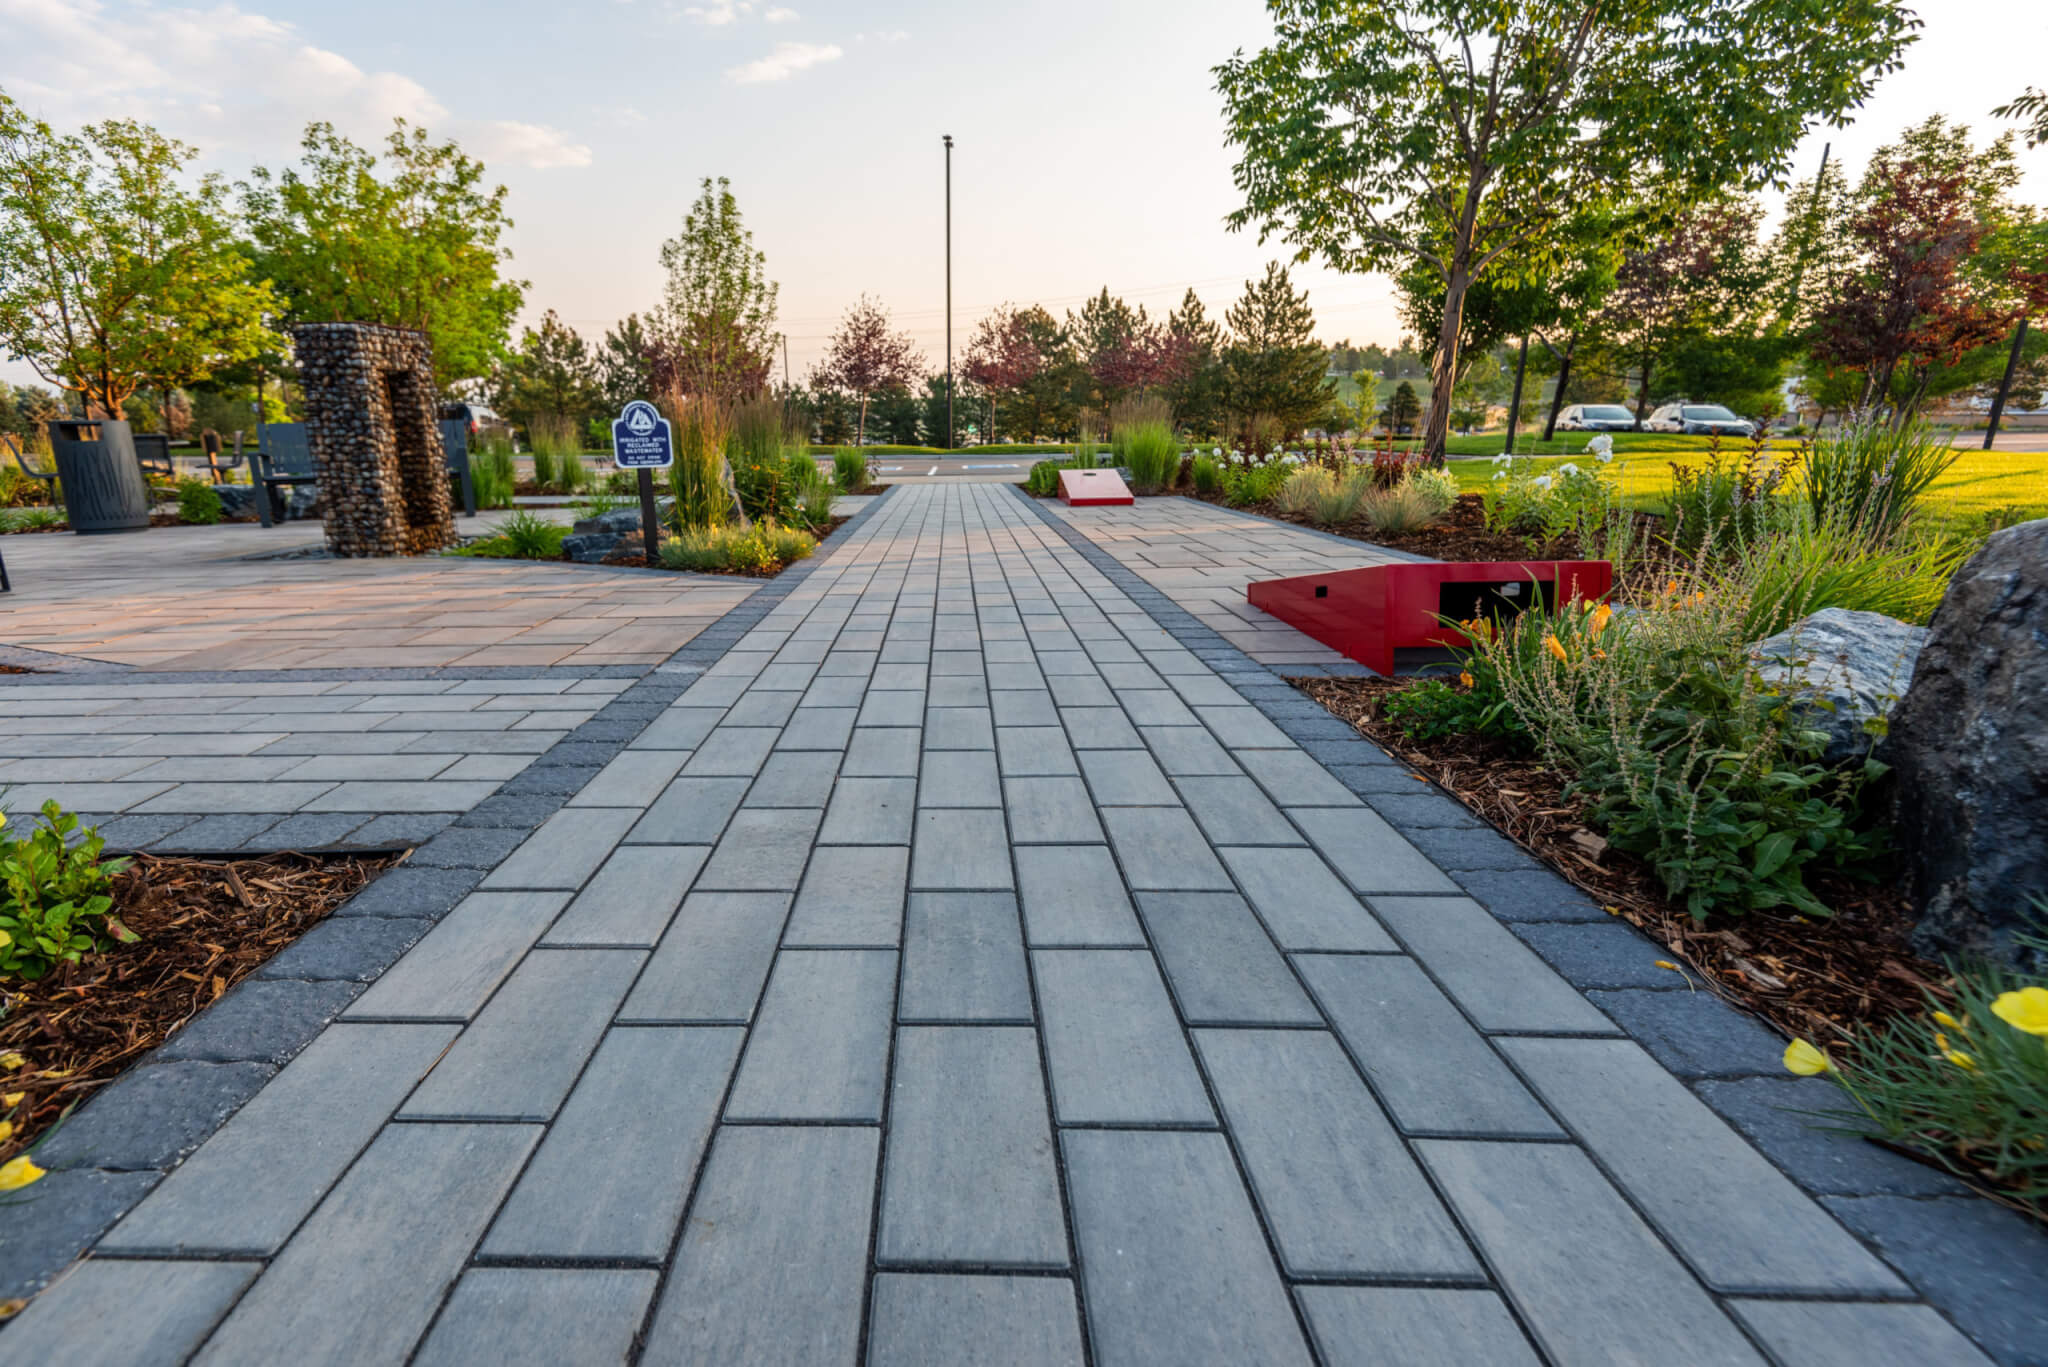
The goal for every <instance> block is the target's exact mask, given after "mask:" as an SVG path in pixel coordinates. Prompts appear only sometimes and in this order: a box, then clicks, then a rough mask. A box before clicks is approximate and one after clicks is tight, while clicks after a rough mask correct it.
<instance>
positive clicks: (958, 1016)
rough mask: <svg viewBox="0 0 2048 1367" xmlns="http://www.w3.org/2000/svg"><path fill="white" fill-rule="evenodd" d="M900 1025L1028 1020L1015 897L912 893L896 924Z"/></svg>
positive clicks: (1028, 988) (1027, 987)
mask: <svg viewBox="0 0 2048 1367" xmlns="http://www.w3.org/2000/svg"><path fill="white" fill-rule="evenodd" d="M897 1019H898V1020H901V1021H1017V1022H1021V1023H1023V1024H1027V1025H1028V1024H1030V1022H1031V985H1030V982H1029V980H1028V978H1027V976H1026V974H1025V970H1024V942H1023V938H1022V932H1021V931H1020V930H1019V927H1018V920H1017V899H1016V898H1015V897H1014V896H1012V895H1011V894H1009V893H1007V892H915V893H912V894H911V895H910V902H909V906H908V909H907V911H906V913H905V916H904V925H903V986H902V990H901V993H900V996H899V1002H898V1006H897Z"/></svg>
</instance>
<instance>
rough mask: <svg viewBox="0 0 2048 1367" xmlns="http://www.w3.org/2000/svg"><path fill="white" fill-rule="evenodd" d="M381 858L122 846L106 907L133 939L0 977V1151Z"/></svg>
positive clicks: (356, 883) (257, 959)
mask: <svg viewBox="0 0 2048 1367" xmlns="http://www.w3.org/2000/svg"><path fill="white" fill-rule="evenodd" d="M394 862H396V861H395V860H394V859H391V858H388V857H375V856H372V857H354V856H342V857H326V858H323V857H316V856H313V855H300V854H275V855H262V856H254V857H251V858H248V859H231V860H218V859H186V858H176V857H164V858H157V857H155V856H152V855H147V854H139V855H135V856H133V862H131V863H130V864H129V866H128V868H127V869H125V870H124V871H123V872H121V873H120V874H118V875H116V876H115V879H114V914H115V915H116V916H118V917H119V918H120V919H121V921H122V923H123V924H124V925H126V926H127V927H128V928H129V929H130V930H132V931H134V932H135V934H136V935H138V936H140V937H141V938H140V939H139V940H138V941H136V942H135V943H132V944H122V945H116V946H115V947H114V948H113V949H111V950H109V951H108V952H107V953H105V954H98V955H91V956H88V957H87V958H85V959H84V960H82V961H81V962H79V963H75V964H66V965H62V966H61V967H59V968H58V969H56V970H55V971H53V972H51V973H50V974H49V976H47V977H45V978H42V979H39V980H38V981H36V982H22V981H19V980H10V981H8V982H6V983H0V1067H4V1068H5V1071H4V1072H0V1094H12V1093H15V1092H22V1093H25V1098H24V1100H23V1101H22V1102H21V1103H20V1104H19V1105H18V1106H17V1107H15V1108H13V1111H12V1120H13V1122H14V1127H15V1132H14V1134H13V1135H12V1136H11V1137H9V1138H8V1139H7V1140H6V1141H5V1142H0V1161H5V1160H6V1159H8V1158H11V1157H13V1156H14V1155H15V1154H16V1153H18V1152H20V1151H21V1150H22V1149H24V1148H26V1147H27V1146H28V1145H30V1144H32V1143H34V1142H35V1140H36V1137H37V1136H38V1135H39V1134H41V1133H42V1132H43V1131H44V1130H47V1129H48V1128H49V1127H50V1126H51V1125H52V1124H54V1123H55V1122H56V1121H57V1120H58V1119H59V1118H60V1117H61V1116H62V1115H63V1114H64V1112H65V1111H66V1110H68V1109H69V1108H71V1107H72V1106H75V1105H76V1104H78V1103H79V1102H81V1101H83V1100H85V1099H86V1098H87V1097H89V1096H91V1095H92V1094H93V1093H94V1092H95V1091H97V1090H98V1089H99V1088H101V1087H103V1086H105V1085H106V1084H107V1083H109V1082H111V1081H113V1080H114V1078H115V1077H117V1076H118V1075H119V1074H120V1073H121V1072H122V1071H123V1070H124V1069H126V1068H127V1067H128V1065H129V1064H131V1063H133V1062H134V1061H135V1060H136V1059H138V1058H140V1057H141V1056H142V1055H143V1054H145V1053H147V1052H148V1051H149V1050H151V1049H153V1048H155V1047H156V1046H157V1045H158V1044H161V1043H162V1042H163V1041H164V1040H165V1039H166V1038H167V1037H169V1036H170V1034H171V1033H172V1032H173V1031H175V1030H177V1029H178V1028H179V1027H180V1026H182V1025H184V1023H185V1022H186V1021H188V1020H190V1019H191V1018H192V1017H193V1016H194V1015H195V1014H197V1013H198V1012H199V1011H200V1010H201V1009H202V1008H203V1007H206V1006H208V1005H211V1004H212V1003H213V1002H214V1001H216V1000H217V999H219V997H220V996H221V995H222V994H223V993H225V992H226V991H227V990H228V989H229V988H230V987H233V986H234V985H235V984H236V983H238V982H240V981H241V980H242V979H243V978H246V977H247V976H248V975H249V974H250V973H252V972H254V971H255V970H256V969H257V968H258V967H260V966H261V965H262V964H263V963H264V962H265V961H266V960H267V959H269V958H270V956H271V955H273V954H275V953H277V952H278V951H279V950H280V949H283V948H284V947H285V946H286V945H288V944H290V943H291V942H292V941H293V940H296V939H297V938H298V937H299V936H301V935H303V934H305V932H306V931H307V930H309V929H310V928H311V927H312V926H313V925H314V923H316V922H317V921H319V920H320V919H321V918H322V917H324V916H326V915H327V914H328V913H329V912H331V911H333V910H334V909H335V908H336V907H338V906H340V905H341V904H342V903H343V902H345V901H347V900H348V899H349V898H350V897H351V896H353V895H354V894H355V892H356V890H357V889H358V888H360V887H362V886H363V884H365V883H367V882H369V881H370V879H371V878H373V877H375V876H376V875H377V874H378V873H380V872H382V871H383V870H384V869H386V868H388V867H389V866H390V865H391V864H393V863H394ZM16 1056H18V1059H19V1061H18V1062H17V1061H16ZM10 1065H11V1066H10ZM4 1113H5V1112H4V1111H0V1114H4Z"/></svg>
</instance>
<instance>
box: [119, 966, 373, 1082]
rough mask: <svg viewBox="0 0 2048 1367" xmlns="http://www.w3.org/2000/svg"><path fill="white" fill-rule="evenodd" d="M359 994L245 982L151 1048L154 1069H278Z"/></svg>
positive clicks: (325, 986) (334, 985)
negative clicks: (200, 1065)
mask: <svg viewBox="0 0 2048 1367" xmlns="http://www.w3.org/2000/svg"><path fill="white" fill-rule="evenodd" d="M362 990H363V988H362V985H361V984H360V983H356V982H351V981H347V980H337V981H330V982H313V981H306V980H301V979H295V978H250V979H248V980H247V981H245V982H242V983H240V984H238V985H237V986H236V987H235V988H234V990H233V991H231V992H229V993H228V994H227V995H226V996H225V997H222V998H221V999H220V1000H219V1001H217V1002H215V1003H214V1004H213V1005H211V1006H209V1007H207V1008H206V1010H204V1011H202V1012H200V1013H199V1015H197V1016H195V1017H193V1018H192V1020H190V1021H189V1022H187V1023H186V1024H185V1025H184V1026H183V1027H182V1028H181V1029H179V1030H178V1031H177V1032H176V1033H175V1034H173V1035H172V1036H171V1037H170V1038H169V1039H167V1040H165V1041H164V1042H163V1043H162V1044H160V1045H158V1046H157V1049H156V1052H155V1053H154V1054H152V1055H151V1056H150V1057H151V1059H152V1060H153V1061H155V1062H158V1063H169V1062H173V1061H175V1060H178V1059H200V1060H203V1061H205V1062H208V1063H283V1062H284V1061H285V1060H287V1059H289V1058H290V1057H291V1056H292V1055H294V1054H296V1053H298V1052H299V1050H301V1049H303V1048H305V1047H306V1043H307V1041H309V1040H311V1039H312V1038H313V1036H314V1035H316V1034H318V1033H319V1031H320V1027H322V1026H323V1025H325V1024H327V1022H329V1021H331V1020H333V1019H334V1018H335V1017H336V1016H337V1015H339V1014H340V1013H341V1009H342V1008H343V1007H345V1006H347V1005H348V1004H349V1003H350V1002H351V1001H354V1000H355V998H356V996H357V994H358V993H360V992H361V991H362Z"/></svg>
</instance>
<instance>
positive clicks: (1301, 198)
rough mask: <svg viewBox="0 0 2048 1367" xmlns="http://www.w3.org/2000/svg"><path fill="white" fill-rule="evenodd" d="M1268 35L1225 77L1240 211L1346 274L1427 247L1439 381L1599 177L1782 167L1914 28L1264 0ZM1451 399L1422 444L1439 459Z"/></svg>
mask: <svg viewBox="0 0 2048 1367" xmlns="http://www.w3.org/2000/svg"><path fill="white" fill-rule="evenodd" d="M1267 8H1268V10H1269V11H1270V12H1271V14H1272V16H1273V19H1274V24H1275V28H1276V33H1275V38H1274V42H1273V44H1272V45H1271V46H1269V47H1267V48H1265V49H1264V50H1262V51H1261V52H1259V53H1258V54H1257V55H1255V56H1253V57H1249V58H1247V57H1245V56H1244V55H1243V54H1242V53H1240V54H1238V55H1237V56H1235V57H1233V58H1232V59H1231V60H1230V61H1228V62H1226V63H1224V64H1223V65H1222V66H1219V67H1218V68H1216V75H1217V78H1218V87H1219V89H1220V90H1221V91H1222V94H1223V97H1224V104H1225V111H1226V114H1227V117H1228V119H1229V125H1230V138H1231V141H1232V142H1234V143H1235V144H1236V145H1237V146H1238V147H1239V149H1240V150H1241V152H1242V157H1241V159H1240V160H1239V162H1238V164H1237V168H1236V180H1237V185H1238V188H1239V189H1240V190H1241V191H1243V193H1244V196H1245V203H1244V206H1243V207H1242V208H1240V209H1239V210H1237V211H1236V212H1235V213H1233V214H1232V215H1231V216H1230V220H1229V222H1230V224H1231V226H1233V227H1237V228H1242V227H1246V226H1256V227H1257V228H1258V229H1259V231H1260V234H1261V236H1262V237H1264V236H1268V235H1272V234H1279V235H1281V236H1283V237H1285V238H1286V239H1287V240H1288V241H1290V242H1293V243H1294V244H1295V245H1296V246H1297V247H1298V248H1299V249H1300V251H1301V253H1302V255H1303V256H1310V255H1319V256H1321V257H1322V258H1323V259H1324V260H1325V261H1327V262H1328V263H1329V264H1330V265H1331V266H1332V267H1334V268H1336V269H1338V270H1345V271H1368V270H1385V271H1388V272H1391V273H1398V272H1400V271H1401V270H1403V269H1405V268H1406V267H1407V265H1408V264H1409V262H1410V261H1413V260H1421V261H1423V262H1424V263H1426V264H1427V265H1428V266H1429V267H1430V268H1431V269H1432V270H1434V271H1435V272H1436V273H1437V274H1438V276H1439V277H1440V278H1441V280H1442V281H1443V299H1444V303H1443V310H1442V312H1443V319H1442V325H1441V328H1440V331H1439V334H1438V339H1437V348H1436V354H1435V358H1434V365H1435V371H1436V374H1435V376H1434V382H1433V388H1435V390H1436V391H1437V392H1438V393H1442V394H1448V393H1450V392H1451V389H1452V388H1453V383H1452V382H1453V380H1454V378H1455V376H1456V375H1457V372H1458V342H1459V338H1460V335H1461V331H1462V328H1463V321H1462V319H1463V313H1464V308H1465V298H1466V295H1467V294H1468V293H1469V292H1470V291H1471V288H1472V284H1473V282H1474V281H1475V280H1478V279H1481V278H1483V277H1485V276H1487V275H1489V274H1497V273H1501V272H1503V271H1505V270H1506V269H1507V268H1508V266H1509V264H1510V263H1517V262H1518V263H1521V269H1523V270H1528V271H1540V270H1542V269H1543V267H1544V262H1545V258H1546V256H1547V254H1548V249H1549V248H1550V247H1551V246H1552V245H1553V244H1555V243H1556V242H1557V241H1558V240H1559V238H1560V235H1561V234H1562V233H1563V232H1564V231H1565V229H1566V225H1567V224H1568V223H1569V222H1570V219H1571V216H1572V214H1573V212H1574V211H1575V209H1576V208H1577V206H1578V205H1579V204H1580V203H1581V202H1582V201H1583V200H1584V199H1585V197H1586V195H1587V194H1588V192H1589V187H1598V189H1599V191H1600V192H1603V193H1607V194H1612V195H1618V196H1620V197H1622V198H1628V199H1638V198H1645V197H1647V192H1649V191H1652V190H1654V191H1656V192H1657V193H1659V194H1661V195H1663V196H1665V197H1666V198H1667V199H1674V200H1675V199H1676V198H1677V197H1679V196H1695V195H1699V194H1702V193H1706V192H1711V191H1718V190H1721V189H1724V188H1728V187H1730V186H1740V187H1755V186H1758V185H1761V184H1764V183H1766V182H1770V181H1773V180H1775V179H1776V178H1778V177H1779V176H1780V175H1781V173H1782V169H1783V166H1784V163H1785V159H1786V157H1787V156H1788V155H1789V154H1790V152H1791V151H1792V149H1793V147H1794V146H1796V145H1797V143H1798V141H1799V138H1800V136H1801V135H1802V134H1803V133H1804V132H1805V131H1806V129H1807V128H1808V126H1809V125H1810V124H1811V123H1813V122H1814V121H1815V120H1816V119H1825V120H1831V121H1835V122H1840V121H1841V119H1842V116H1843V115H1844V113H1845V111H1847V110H1849V109H1851V108H1853V107H1854V106H1855V105H1857V104H1858V103H1860V102H1861V101H1862V99H1863V98H1864V96H1865V95H1866V94H1867V93H1868V91H1869V90H1870V87H1871V84H1872V81H1873V79H1874V78H1875V77H1876V76H1877V75H1878V74H1880V73H1882V72H1885V71H1888V70H1890V69H1892V68H1893V67H1894V66H1896V65H1897V64H1898V59H1899V53H1900V51H1901V50H1902V49H1903V47H1904V46H1905V44H1906V43H1907V42H1908V41H1910V39H1911V35H1912V30H1913V28H1914V27H1915V25H1916V23H1917V21H1916V20H1915V19H1913V17H1912V16H1911V14H1910V13H1909V12H1908V11H1906V10H1905V9H1903V8H1902V7H1900V6H1899V5H1898V4H1896V3H1893V0H1839V2H1838V3H1833V4H1830V5H1829V6H1828V7H1827V16H1826V22H1825V23H1821V22H1817V19H1816V16H1815V14H1814V12H1813V11H1812V10H1811V8H1810V7H1808V6H1805V5H1795V4H1785V3H1782V0H1639V2H1638V3H1631V4H1624V5H1616V4H1612V3H1601V0H1504V2H1503V3H1498V4H1492V5H1476V4H1472V3H1470V0H1408V3H1404V4H1401V5H1384V4H1377V3H1372V2H1371V0H1268V3H1267ZM1448 418H1449V406H1448V405H1445V404H1437V405H1433V406H1432V408H1431V411H1430V418H1429V422H1428V425H1427V428H1426V431H1425V434H1424V435H1425V442H1424V449H1425V451H1426V452H1427V454H1428V456H1429V457H1430V459H1432V460H1440V459H1441V458H1442V455H1443V448H1444V436H1445V431H1446V423H1447V420H1448Z"/></svg>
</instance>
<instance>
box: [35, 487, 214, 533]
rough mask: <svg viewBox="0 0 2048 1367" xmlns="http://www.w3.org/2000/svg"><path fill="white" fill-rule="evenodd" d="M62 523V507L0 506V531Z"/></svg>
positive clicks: (57, 525)
mask: <svg viewBox="0 0 2048 1367" xmlns="http://www.w3.org/2000/svg"><path fill="white" fill-rule="evenodd" d="M219 501H220V498H219V495H215V497H214V502H216V503H218V502H219ZM62 525H64V513H63V511H62V510H61V509H57V508H38V507H34V506H25V507H19V508H0V533H5V532H32V531H38V530H40V529H42V528H44V527H61V526H62Z"/></svg>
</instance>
